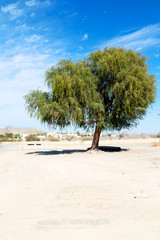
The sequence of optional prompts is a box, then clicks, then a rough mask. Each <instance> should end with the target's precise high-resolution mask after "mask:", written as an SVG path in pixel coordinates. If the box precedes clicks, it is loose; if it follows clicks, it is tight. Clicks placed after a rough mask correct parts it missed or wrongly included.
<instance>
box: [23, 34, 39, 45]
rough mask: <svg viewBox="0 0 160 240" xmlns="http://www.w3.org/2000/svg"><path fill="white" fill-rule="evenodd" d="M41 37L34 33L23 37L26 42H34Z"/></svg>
mask: <svg viewBox="0 0 160 240" xmlns="http://www.w3.org/2000/svg"><path fill="white" fill-rule="evenodd" d="M40 39H41V36H38V35H36V34H34V35H32V36H31V37H28V38H25V40H26V42H28V43H34V42H37V41H38V40H40Z"/></svg>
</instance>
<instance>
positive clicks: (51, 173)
mask: <svg viewBox="0 0 160 240" xmlns="http://www.w3.org/2000/svg"><path fill="white" fill-rule="evenodd" d="M153 141H158V139H156V140H155V139H136V140H116V141H113V140H112V141H105V142H101V143H100V145H103V146H118V147H121V148H122V151H120V152H104V151H94V152H92V151H87V152H86V151H85V149H87V148H88V147H90V144H91V142H78V141H75V142H53V143H41V145H40V146H38V145H36V143H35V145H30V146H29V145H27V143H15V144H1V146H0V239H2V240H51V239H56V240H59V239H60V240H61V239H62V240H64V239H68V240H79V239H81V240H82V239H83V240H97V239H101V240H103V239H105V240H106V239H109V240H159V239H160V147H153V146H152V145H151V142H153Z"/></svg>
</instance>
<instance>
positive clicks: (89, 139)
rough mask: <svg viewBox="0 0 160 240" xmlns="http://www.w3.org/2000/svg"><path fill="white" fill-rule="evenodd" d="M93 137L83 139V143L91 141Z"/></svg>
mask: <svg viewBox="0 0 160 240" xmlns="http://www.w3.org/2000/svg"><path fill="white" fill-rule="evenodd" d="M92 139H93V137H82V141H91V140H92Z"/></svg>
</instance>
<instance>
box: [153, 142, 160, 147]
mask: <svg viewBox="0 0 160 240" xmlns="http://www.w3.org/2000/svg"><path fill="white" fill-rule="evenodd" d="M152 147H160V143H159V142H152Z"/></svg>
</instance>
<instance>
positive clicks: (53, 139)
mask: <svg viewBox="0 0 160 240" xmlns="http://www.w3.org/2000/svg"><path fill="white" fill-rule="evenodd" d="M47 139H48V140H49V141H51V142H58V141H60V139H58V138H55V137H53V136H49V137H48V138H47Z"/></svg>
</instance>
